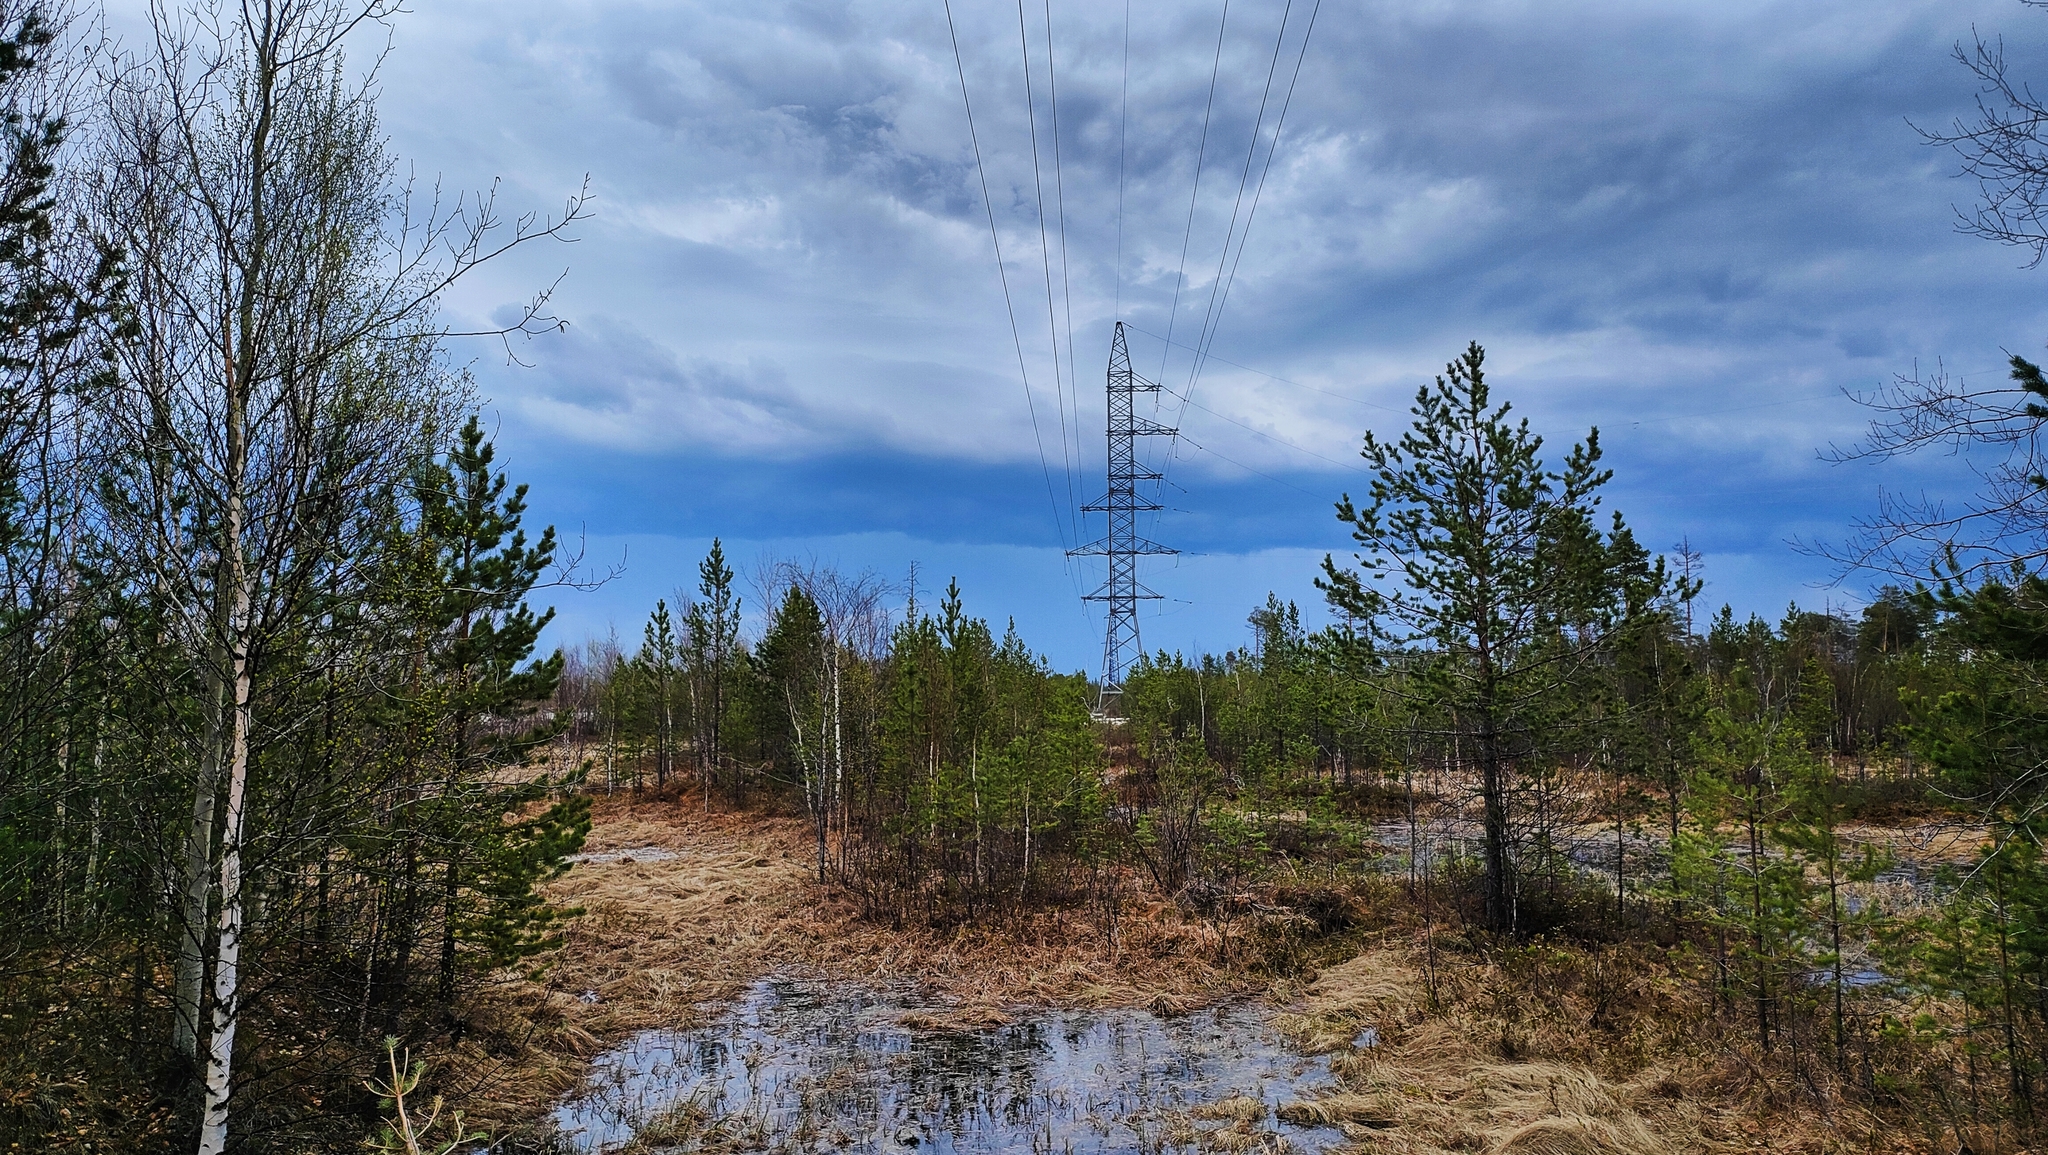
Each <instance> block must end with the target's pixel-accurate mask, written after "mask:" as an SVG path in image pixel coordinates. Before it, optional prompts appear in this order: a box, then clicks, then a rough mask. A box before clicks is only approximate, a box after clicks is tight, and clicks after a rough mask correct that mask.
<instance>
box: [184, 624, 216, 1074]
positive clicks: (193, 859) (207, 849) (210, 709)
mask: <svg viewBox="0 0 2048 1155" xmlns="http://www.w3.org/2000/svg"><path fill="white" fill-rule="evenodd" d="M223 692H224V687H223V685H222V681H221V676H220V667H219V665H217V664H216V663H214V662H212V661H209V662H208V663H207V667H206V683H205V690H204V692H203V694H202V697H201V700H202V701H203V702H205V703H206V717H205V719H204V721H203V722H202V725H203V726H204V727H205V729H204V731H203V736H202V738H201V740H200V748H199V780H198V782H197V783H196V784H194V786H193V789H192V824H191V826H190V827H189V828H187V830H186V832H185V853H184V860H183V867H184V879H185V882H184V893H183V895H182V897H181V901H180V904H179V927H178V969H177V976H176V978H175V980H174V983H173V986H172V988H171V1020H172V1021H171V1031H172V1035H171V1045H172V1046H173V1047H174V1048H175V1049H176V1051H177V1053H178V1054H179V1055H180V1056H181V1057H183V1058H186V1059H194V1060H196V1059H197V1058H198V1057H199V998H200V991H201V990H202V989H203V988H204V986H205V984H206V940H207V931H206V923H207V914H208V909H207V908H208V906H209V905H210V904H209V902H208V899H209V898H211V897H212V889H213V811H214V806H215V805H216V804H217V798H218V795H219V794H220V748H221V726H220V722H221V711H222V709H223V708H224V706H225V703H223V702H222V701H221V697H222V694H223Z"/></svg>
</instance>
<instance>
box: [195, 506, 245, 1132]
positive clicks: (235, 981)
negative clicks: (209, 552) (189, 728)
mask: <svg viewBox="0 0 2048 1155" xmlns="http://www.w3.org/2000/svg"><path fill="white" fill-rule="evenodd" d="M240 504H241V503H240V502H239V501H237V502H234V503H232V505H231V507H230V512H229V524H230V526H231V527H232V528H233V531H234V534H235V537H234V538H233V539H231V540H233V541H236V542H239V539H240V532H241V509H240ZM239 555H240V550H239V549H237V548H235V547H234V546H230V556H231V558H232V560H231V561H230V573H231V575H232V576H233V578H234V583H235V615H234V622H235V628H236V632H237V635H238V637H237V641H236V645H235V648H234V656H233V662H234V713H233V715H232V717H233V722H232V724H231V725H230V727H229V733H228V798H227V815H226V823H225V828H224V835H223V838H222V844H221V856H220V941H219V943H218V945H217V946H216V948H215V950H216V952H217V953H216V954H215V956H214V963H213V1024H212V1025H213V1036H212V1038H211V1039H209V1040H208V1044H207V1049H206V1107H205V1111H204V1113H203V1114H202V1116H201V1118H200V1125H199V1155H220V1153H221V1152H222V1151H223V1150H225V1149H226V1148H227V1140H228V1100H229V1097H230V1095H231V1094H232V1092H233V1089H234V1056H235V1028H236V1026H237V1025H238V1024H239V1023H240V1022H241V960H242V930H243V925H242V838H243V834H244V817H245V814H246V809H245V806H246V800H247V795H248V783H249V734H250V729H251V726H252V723H253V721H254V710H253V709H252V707H251V703H250V700H249V689H250V686H249V682H250V678H249V674H250V670H249V648H248V645H247V644H246V641H245V640H244V638H245V637H246V627H247V623H248V621H249V612H250V606H249V595H248V589H247V583H246V581H245V579H244V577H243V574H242V573H241V569H242V566H241V558H240V556H239Z"/></svg>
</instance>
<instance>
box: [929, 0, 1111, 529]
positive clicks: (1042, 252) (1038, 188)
mask: <svg viewBox="0 0 2048 1155" xmlns="http://www.w3.org/2000/svg"><path fill="white" fill-rule="evenodd" d="M948 2H949V3H950V0H948ZM1046 34H1047V38H1048V39H1047V42H1048V43H1050V42H1051V41H1050V37H1051V29H1050V28H1048V29H1047V30H1046ZM1017 46H1018V47H1019V48H1020V49H1022V51H1023V54H1024V110H1025V112H1026V114H1027V115H1028V117H1029V122H1030V125H1031V187H1032V195H1033V196H1034V197H1035V198H1036V200H1035V203H1036V205H1037V208H1038V254H1039V263H1040V265H1041V266H1042V267H1043V268H1044V270H1045V328H1046V333H1047V336H1048V342H1049V344H1050V345H1051V346H1052V388H1053V407H1054V408H1055V409H1057V410H1059V415H1060V462H1061V468H1062V471H1063V473H1064V475H1065V477H1066V479H1067V510H1068V514H1067V516H1068V517H1069V519H1071V520H1073V522H1074V537H1075V538H1076V540H1078V539H1079V538H1080V536H1081V527H1080V520H1079V519H1080V514H1079V512H1078V511H1076V510H1075V509H1074V506H1075V505H1076V504H1077V501H1078V499H1077V498H1076V497H1075V495H1074V459H1073V458H1072V456H1070V455H1069V454H1068V453H1067V396H1066V386H1065V384H1064V379H1063V376H1062V372H1061V369H1060V328H1059V322H1058V321H1057V319H1056V318H1055V317H1054V314H1053V300H1052V245H1051V244H1050V242H1048V240H1047V239H1046V234H1045V176H1044V170H1043V169H1042V168H1041V167H1040V166H1039V163H1038V100H1037V97H1035V96H1034V95H1033V94H1032V91H1031V41H1030V38H1029V37H1028V36H1027V35H1026V33H1025V30H1024V0H1017ZM1077 412H1078V410H1077ZM1054 504H1058V499H1057V498H1055V499H1054ZM1060 541H1061V544H1062V545H1064V544H1065V542H1066V535H1065V534H1064V533H1062V534H1061V537H1060Z"/></svg>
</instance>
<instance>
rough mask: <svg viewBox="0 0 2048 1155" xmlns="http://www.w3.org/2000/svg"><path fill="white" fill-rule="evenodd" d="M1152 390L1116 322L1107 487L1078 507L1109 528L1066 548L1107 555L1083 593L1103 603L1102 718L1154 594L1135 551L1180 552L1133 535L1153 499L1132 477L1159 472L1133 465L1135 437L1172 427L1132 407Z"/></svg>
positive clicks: (1136, 652) (1117, 694)
mask: <svg viewBox="0 0 2048 1155" xmlns="http://www.w3.org/2000/svg"><path fill="white" fill-rule="evenodd" d="M1157 392H1159V386H1158V385H1156V384H1154V383H1153V382H1151V381H1147V380H1145V379H1144V378H1143V377H1140V376H1138V375H1137V374H1136V373H1133V372H1131V355H1130V353H1129V351H1128V350H1126V349H1125V347H1124V323H1123V322H1122V321H1118V322H1117V323H1116V335H1115V336H1114V337H1113V338H1111V339H1110V343H1109V492H1108V493H1107V494H1106V495H1104V497H1103V498H1102V500H1101V501H1098V502H1095V503H1093V504H1091V505H1084V506H1082V507H1081V508H1082V509H1083V510H1085V511H1088V512H1091V513H1092V512H1100V513H1105V514H1108V515H1109V532H1108V533H1107V534H1105V535H1104V536H1103V537H1101V538H1098V539H1097V540H1095V541H1092V542H1090V543H1088V544H1087V545H1084V546H1082V547H1080V548H1079V549H1076V550H1073V551H1071V552H1072V553H1075V554H1100V555H1102V556H1103V557H1106V558H1108V559H1109V576H1108V578H1107V579H1106V580H1104V581H1103V583H1102V585H1101V587H1100V588H1098V589H1097V590H1096V591H1095V592H1094V593H1092V594H1088V595H1086V597H1087V600H1089V601H1091V602H1108V603H1109V619H1108V621H1107V622H1106V623H1105V625H1104V628H1103V631H1102V691H1101V696H1100V697H1099V698H1098V699H1097V702H1096V711H1097V713H1099V714H1101V715H1103V716H1105V717H1114V716H1116V715H1117V713H1118V710H1119V708H1120V707H1121V706H1122V705H1123V692H1124V671H1125V670H1127V669H1128V668H1129V667H1130V664H1131V663H1132V662H1133V661H1135V660H1137V658H1138V657H1139V656H1140V655H1141V654H1143V653H1144V647H1143V646H1141V645H1140V644H1139V642H1138V599H1140V598H1156V597H1158V596H1159V595H1158V594H1155V593H1153V592H1152V591H1151V590H1148V589H1146V588H1145V587H1144V586H1142V585H1140V584H1138V555H1140V554H1147V553H1178V552H1180V551H1179V550H1175V549H1169V548H1167V547H1166V546H1163V545H1160V544H1159V543H1157V542H1152V541H1147V540H1145V539H1144V538H1142V537H1139V536H1138V514H1139V513H1141V512H1145V511H1148V510H1155V509H1158V508H1159V503H1158V502H1155V501H1146V500H1144V499H1143V498H1140V497H1139V496H1138V482H1140V481H1157V480H1158V479H1159V476H1160V475H1159V474H1157V473H1155V472H1153V471H1151V470H1149V469H1145V468H1143V467H1141V466H1140V465H1139V464H1138V455H1137V439H1138V438H1140V437H1170V436H1172V435H1173V434H1174V433H1176V432H1178V430H1174V429H1169V428H1167V427H1166V426H1164V425H1160V424H1158V423H1157V422H1153V421H1147V420H1145V419H1144V418H1142V417H1139V416H1138V415H1137V414H1136V413H1135V412H1133V405H1132V400H1133V398H1135V397H1136V396H1137V395H1138V394H1140V393H1157Z"/></svg>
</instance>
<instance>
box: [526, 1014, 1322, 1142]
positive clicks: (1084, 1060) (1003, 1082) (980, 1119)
mask: <svg viewBox="0 0 2048 1155" xmlns="http://www.w3.org/2000/svg"><path fill="white" fill-rule="evenodd" d="M915 1005H916V1004H915V1000H913V999H911V998H909V997H907V996H906V994H905V993H903V992H888V991H876V990H857V989H838V988H834V989H831V990H829V991H828V990H827V989H826V988H824V987H822V986H820V985H818V984H815V983H810V982H805V981H798V980H792V979H787V978H773V979H768V980H765V981H763V982H760V983H757V984H755V985H754V986H753V987H752V988H751V989H750V990H749V991H748V993H747V995H746V997H745V998H744V999H742V1000H741V1001H740V1002H739V1004H738V1005H737V1006H735V1007H734V1008H733V1009H732V1010H731V1011H730V1012H729V1013H728V1014H726V1015H725V1016H723V1017H722V1018H721V1019H720V1020H719V1021H718V1022H717V1023H715V1024H713V1025H711V1026H708V1027H705V1028H702V1029H698V1030H689V1031H674V1030H654V1031H645V1032H642V1033H641V1034H639V1035H637V1036H635V1037H633V1038H632V1039H630V1040H628V1041H627V1042H626V1043H625V1044H624V1045H623V1046H621V1047H619V1048H617V1049H615V1050H613V1051H610V1052H608V1053H606V1054H604V1055H603V1056H600V1057H599V1058H598V1060H597V1061H596V1063H595V1064H594V1065H593V1068H592V1073H591V1078H590V1082H589V1084H588V1085H587V1087H586V1090H585V1091H584V1093H582V1094H581V1095H579V1096H577V1097H575V1098H572V1099H570V1100H568V1101H567V1102H564V1103H563V1104H562V1105H561V1106H560V1107H558V1108H557V1109H556V1111H555V1124H556V1127H557V1128H558V1129H559V1131H560V1132H561V1134H562V1135H563V1137H564V1139H565V1140H566V1141H567V1143H568V1145H569V1146H570V1147H571V1148H572V1149H574V1150H576V1151H580V1152H590V1153H593V1155H601V1153H603V1152H609V1151H614V1150H617V1149H618V1148H620V1147H622V1146H625V1145H626V1144H627V1143H628V1142H630V1141H631V1140H632V1139H633V1138H634V1137H635V1135H636V1134H639V1135H642V1137H643V1138H644V1139H645V1140H646V1141H647V1142H648V1143H649V1145H659V1144H661V1143H668V1142H671V1141H675V1142H678V1144H679V1145H680V1146H681V1147H682V1148H683V1149H689V1148H692V1147H696V1146H698V1144H699V1142H701V1141H702V1140H703V1138H704V1135H705V1132H706V1131H707V1130H708V1131H711V1132H712V1133H713V1135H714V1137H715V1138H717V1139H719V1140H721V1142H710V1143H704V1145H705V1146H707V1147H710V1146H719V1145H726V1146H746V1147H750V1148H765V1149H767V1150H774V1151H836V1150H843V1151H848V1152H884V1151H888V1152H897V1151H906V1150H912V1149H915V1150H918V1151H922V1152H938V1153H941V1155H945V1153H951V1152H959V1153H963V1155H965V1153H970V1152H974V1153H980V1152H1003V1151H1024V1150H1035V1151H1043V1152H1075V1153H1089V1152H1127V1151H1128V1152H1136V1151H1144V1152H1152V1151H1171V1150H1183V1149H1189V1148H1191V1147H1192V1146H1193V1145H1194V1144H1195V1143H1196V1142H1197V1141H1198V1140H1199V1139H1200V1137H1201V1136H1200V1135H1199V1134H1198V1132H1199V1131H1201V1130H1213V1129H1215V1128H1217V1127H1219V1126H1221V1125H1222V1124H1221V1123H1217V1122H1203V1121H1199V1120H1195V1119H1191V1118H1190V1115H1189V1109H1190V1108H1195V1107H1197V1106H1199V1105H1201V1104H1205V1103H1213V1102H1215V1101H1217V1100H1221V1099H1224V1098H1226V1097H1228V1096H1231V1095H1242V1096H1247V1097H1249V1098H1250V1099H1256V1100H1260V1101H1262V1102H1263V1103H1264V1104H1265V1106H1266V1110H1265V1113H1264V1115H1263V1117H1262V1118H1261V1119H1260V1120H1259V1121H1258V1122H1257V1123H1256V1124H1255V1125H1253V1124H1237V1125H1236V1126H1237V1127H1238V1128H1239V1129H1240V1130H1241V1131H1242V1130H1245V1129H1247V1128H1249V1129H1251V1130H1256V1131H1264V1132H1269V1133H1271V1135H1272V1136H1275V1137H1284V1138H1285V1139H1286V1140H1287V1141H1288V1143H1289V1145H1290V1146H1291V1147H1292V1149H1293V1150H1297V1151H1321V1150H1324V1149H1326V1148H1329V1147H1334V1146H1337V1145H1339V1144H1340V1143H1341V1142H1342V1136H1341V1135H1340V1133H1339V1132H1337V1131H1336V1130H1334V1129H1329V1128H1315V1127H1299V1126H1294V1125H1292V1124H1287V1123H1282V1122H1279V1121H1277V1120H1275V1119H1274V1118H1273V1116H1272V1114H1271V1112H1272V1108H1273V1107H1275V1106H1277V1105H1279V1104H1281V1103H1284V1102H1287V1101H1289V1100H1292V1099H1297V1098H1301V1097H1303V1096H1304V1095H1305V1093H1306V1092H1308V1091H1309V1090H1310V1089H1311V1088H1313V1087H1315V1086H1317V1085H1319V1084H1323V1083H1327V1082H1328V1080H1329V1061H1328V1059H1327V1057H1324V1058H1313V1059H1311V1058H1304V1057H1302V1056H1301V1055H1299V1054H1297V1053H1295V1052H1294V1051H1292V1050H1291V1049H1289V1048H1288V1046H1287V1045H1286V1043H1285V1041H1284V1040H1282V1039H1281V1038H1280V1037H1279V1035H1278V1034H1277V1033H1276V1032H1275V1031H1274V1030H1273V1029H1272V1027H1271V1026H1270V1024H1269V1023H1268V1022H1267V1020H1266V1018H1265V1016H1264V1014H1263V1013H1262V1012H1260V1011H1259V1010H1257V1009H1254V1008H1251V1007H1244V1006H1237V1007H1225V1008H1220V1009H1216V1010H1211V1011H1202V1012H1198V1013H1195V1014H1192V1015H1187V1016H1184V1017H1180V1018H1173V1019H1162V1018H1160V1017H1158V1016H1156V1015H1153V1014H1151V1013H1149V1012H1147V1011H1142V1010H1109V1011H1046V1012H1035V1013H1032V1014H1029V1015H1027V1016H1024V1017H1021V1018H1020V1019H1019V1020H1018V1021H1015V1022H1012V1023H1008V1024H1005V1025H1002V1026H997V1027H989V1028H982V1029H976V1030H930V1029H924V1030H911V1029H906V1028H905V1027H903V1026H901V1025H899V1024H898V1022H897V1019H898V1018H899V1017H900V1016H901V1015H902V1014H903V1012H904V1011H905V1010H906V1009H911V1008H914V1007H915ZM678 1113H680V1114H682V1115H686V1116H688V1117H689V1118H690V1119H691V1120H693V1121H694V1122H693V1124H692V1127H694V1129H692V1127H684V1128H675V1127H673V1126H670V1125H669V1124H670V1123H672V1122H673V1120H674V1119H675V1118H676V1115H677V1114H678ZM664 1116H666V1117H667V1118H666V1120H665V1119H664ZM1268 1142H1269V1143H1270V1142H1271V1139H1270V1138H1269V1140H1268Z"/></svg>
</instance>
